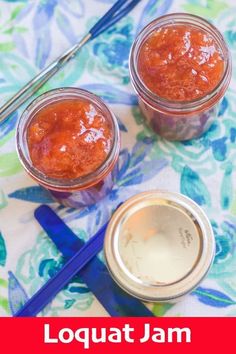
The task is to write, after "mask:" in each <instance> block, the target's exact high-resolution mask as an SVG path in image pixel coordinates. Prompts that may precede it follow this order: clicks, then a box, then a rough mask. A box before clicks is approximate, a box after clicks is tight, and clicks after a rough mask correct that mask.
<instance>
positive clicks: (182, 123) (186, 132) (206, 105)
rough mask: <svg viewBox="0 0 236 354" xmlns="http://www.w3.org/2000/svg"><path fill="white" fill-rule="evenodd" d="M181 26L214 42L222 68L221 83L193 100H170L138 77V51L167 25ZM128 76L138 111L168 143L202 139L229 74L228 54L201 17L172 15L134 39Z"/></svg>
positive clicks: (158, 21) (225, 88)
mask: <svg viewBox="0 0 236 354" xmlns="http://www.w3.org/2000/svg"><path fill="white" fill-rule="evenodd" d="M173 25H176V26H177V25H184V26H189V27H191V28H195V29H199V30H202V31H204V32H205V33H207V34H209V35H210V36H211V38H213V39H214V41H215V43H216V44H217V47H218V48H219V50H220V51H221V55H222V57H223V62H224V67H223V74H222V76H221V79H220V81H219V82H218V84H217V85H216V86H215V87H214V89H213V90H212V91H211V92H208V93H207V94H205V95H203V96H201V97H199V98H195V99H193V100H185V101H180V100H170V99H166V98H163V97H160V95H158V94H156V93H154V92H152V91H151V90H150V89H149V88H148V87H147V86H146V85H145V83H144V81H143V80H142V78H141V77H140V72H139V66H138V61H139V58H140V49H141V48H142V46H143V45H144V43H145V41H146V40H147V39H148V38H150V35H152V34H153V33H154V32H155V31H157V30H159V29H161V28H163V27H165V28H168V26H173ZM129 68H130V77H131V82H132V85H133V87H134V90H135V91H136V93H137V95H138V100H139V105H140V109H141V111H142V113H143V115H144V116H145V117H146V119H147V121H148V122H149V124H150V125H151V127H152V128H153V130H154V131H155V132H156V133H157V134H159V135H161V136H162V137H164V138H166V139H168V140H189V139H192V138H197V137H199V136H201V135H202V134H203V133H204V132H205V131H206V130H207V129H208V128H209V127H210V125H211V123H212V122H213V120H214V119H215V118H216V116H217V113H218V109H219V104H220V102H221V99H222V97H223V96H224V94H225V92H226V90H227V88H228V86H229V83H230V79H231V75H232V64H231V56H230V52H229V50H228V48H227V45H226V43H225V40H224V38H223V36H222V35H221V33H220V32H219V31H218V29H217V28H216V27H215V26H213V25H212V24H211V23H209V22H208V21H206V20H204V19H203V18H201V17H198V16H195V15H190V14H186V13H172V14H169V15H165V16H162V17H159V18H157V19H155V20H154V21H152V22H151V23H149V24H148V25H147V26H146V27H145V28H144V29H143V30H142V31H141V32H140V33H139V35H138V36H137V38H136V39H135V41H134V43H133V45H132V48H131V52H130V65H129ZM169 85H171V82H170V83H169Z"/></svg>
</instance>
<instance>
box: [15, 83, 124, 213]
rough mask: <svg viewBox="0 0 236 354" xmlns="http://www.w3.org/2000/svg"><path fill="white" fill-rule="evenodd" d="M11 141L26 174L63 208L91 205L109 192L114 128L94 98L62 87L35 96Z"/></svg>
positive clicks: (115, 137)
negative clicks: (13, 141)
mask: <svg viewBox="0 0 236 354" xmlns="http://www.w3.org/2000/svg"><path fill="white" fill-rule="evenodd" d="M16 141H17V151H18V156H19V158H20V161H21V163H22V164H23V166H24V168H25V170H26V171H27V172H28V173H29V175H30V176H31V177H32V178H33V179H34V180H36V181H37V182H38V183H39V184H40V185H42V186H43V187H45V188H46V189H48V190H49V192H50V193H51V195H52V196H53V197H54V199H56V200H57V201H58V202H60V203H62V204H64V205H65V206H69V207H75V208H76V207H81V206H86V205H90V204H94V203H96V202H97V201H98V200H100V199H102V198H103V197H105V196H106V195H107V194H108V193H109V192H110V191H111V189H112V187H113V184H114V180H115V178H116V171H117V161H118V156H119V149H120V134H119V126H118V122H117V120H116V117H115V116H114V114H113V113H112V112H111V111H110V110H109V108H108V107H107V106H106V105H105V104H104V102H103V101H102V100H101V99H100V98H99V97H97V96H96V95H94V94H92V93H90V92H88V91H85V90H82V89H78V88H62V89H56V90H52V91H49V92H47V93H45V94H43V95H41V96H39V97H38V98H37V99H36V100H34V101H33V102H32V103H31V104H30V105H29V106H28V107H27V108H26V110H25V111H24V112H23V114H22V116H21V118H20V120H19V123H18V127H17V135H16Z"/></svg>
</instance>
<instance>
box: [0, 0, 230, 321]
mask: <svg viewBox="0 0 236 354" xmlns="http://www.w3.org/2000/svg"><path fill="white" fill-rule="evenodd" d="M112 3H114V1H113V0H28V1H27V0H19V1H17V0H8V1H7V0H5V1H1V0H0V103H1V104H3V103H4V102H5V101H6V100H7V98H9V97H11V96H12V95H13V94H14V93H15V92H16V91H17V90H18V89H19V88H21V87H22V86H23V85H24V84H25V83H26V82H27V81H28V80H29V79H31V78H32V77H33V76H34V75H35V74H36V73H38V72H39V71H40V70H41V69H42V68H43V67H45V65H47V64H49V63H50V61H52V60H53V59H55V58H56V57H57V56H58V55H59V54H61V53H62V52H63V51H65V49H67V48H68V47H70V46H71V45H72V44H74V43H75V42H76V41H77V39H78V38H80V37H81V36H82V35H83V34H85V32H86V29H88V28H89V27H90V26H91V24H93V23H94V22H95V21H96V19H97V18H98V16H101V15H102V14H103V13H104V12H105V11H106V10H107V9H108V8H109V7H110V6H111V4H112ZM176 11H178V12H190V13H194V14H197V15H200V16H203V17H205V18H207V19H208V20H210V21H212V22H213V23H214V24H215V25H216V26H217V27H218V28H219V29H220V30H221V31H222V33H223V34H224V36H225V38H226V40H227V42H228V44H229V47H230V49H231V52H232V56H233V59H235V56H236V4H235V3H234V1H233V0H232V1H229V0H228V1H223V0H205V1H195V0H192V1H190V0H189V1H187V0H178V1H172V0H143V1H141V2H140V4H139V5H138V6H137V7H136V8H135V10H133V11H132V13H131V14H130V15H129V16H128V17H126V18H124V19H123V20H122V21H120V22H119V23H118V24H117V25H116V26H114V27H112V28H111V29H110V30H108V31H107V32H106V33H104V34H103V35H101V36H99V37H98V38H97V39H96V40H94V41H93V42H91V43H89V44H88V45H86V47H85V48H83V50H82V51H81V52H80V54H79V55H78V56H77V58H75V59H74V60H73V61H72V62H70V63H69V64H68V65H67V66H66V67H65V68H64V69H63V70H62V71H60V73H58V74H57V75H56V76H55V77H54V78H53V79H51V80H50V82H48V83H47V84H46V85H45V86H44V87H43V89H41V90H40V92H39V93H42V92H44V91H46V90H49V89H52V88H56V87H61V86H76V87H82V88H86V89H88V90H91V91H93V92H94V93H96V94H98V95H100V96H101V97H102V98H103V99H104V100H105V101H106V102H107V103H108V105H109V106H110V107H111V109H112V110H113V111H114V113H115V114H116V115H117V117H118V118H119V124H120V130H121V132H122V150H121V154H120V163H119V176H118V179H117V183H116V185H115V187H114V189H113V191H112V193H111V194H110V195H109V196H108V197H107V198H106V199H105V200H103V201H102V202H100V203H99V204H97V205H94V206H92V207H88V208H85V209H82V210H73V209H66V208H63V207H62V206H59V205H57V204H55V203H53V201H52V200H51V199H50V198H49V196H48V195H47V194H45V192H44V191H43V189H42V188H40V187H39V186H38V185H36V184H35V183H34V182H33V181H32V179H30V178H29V177H28V176H27V175H26V173H25V172H24V171H23V169H22V167H21V165H20V163H19V161H18V158H17V154H16V150H15V141H14V134H15V126H16V122H17V119H18V117H19V115H20V114H21V112H22V110H23V108H24V107H22V108H21V109H19V110H18V111H17V112H16V113H15V114H13V115H12V116H11V117H10V119H9V120H8V121H7V122H6V123H5V124H4V125H2V126H1V128H0V231H1V233H0V316H10V315H11V314H12V313H14V312H15V311H16V310H17V309H18V308H19V307H20V306H21V305H22V304H23V303H24V302H25V301H26V300H27V298H28V297H30V296H32V295H33V294H34V293H35V291H36V290H37V289H38V288H39V287H40V286H42V284H44V283H45V282H46V281H47V280H48V279H49V278H50V277H51V276H52V275H53V274H55V272H57V270H58V269H59V268H60V267H61V264H62V258H61V256H60V254H59V252H58V251H57V249H56V248H55V246H53V244H52V243H51V242H50V240H49V239H48V238H47V236H46V235H45V233H44V232H42V230H41V228H40V226H39V225H38V223H37V222H36V220H35V219H34V217H33V211H34V209H35V208H36V207H37V206H38V205H39V204H41V203H49V204H50V205H51V207H52V208H53V209H55V210H56V212H57V213H58V214H59V215H60V216H61V217H62V218H63V219H64V220H65V222H66V223H67V224H68V225H69V226H70V227H71V228H72V229H73V230H74V231H75V232H76V234H77V235H78V236H79V237H82V238H83V239H87V238H88V237H90V236H91V235H92V234H94V232H95V231H96V230H97V229H98V228H99V227H100V226H101V225H102V224H103V223H104V222H105V221H106V220H108V218H109V216H110V213H111V209H112V208H114V206H116V205H117V204H118V203H119V202H120V201H121V200H125V199H127V198H128V197H130V196H131V195H134V194H136V193H137V192H140V191H144V190H147V189H150V188H160V189H168V190H171V191H175V192H182V193H184V194H185V195H187V196H189V197H190V198H192V199H194V200H195V201H196V202H197V203H198V204H199V205H201V207H202V208H203V209H204V210H205V212H206V213H207V215H208V216H209V218H210V220H211V222H212V225H213V228H214V232H215V238H216V245H217V251H216V257H215V261H214V264H213V266H212V268H211V271H210V273H209V275H208V277H207V279H205V280H204V281H203V283H202V284H201V285H200V286H199V287H198V288H197V289H196V290H195V291H194V292H193V293H192V294H190V295H189V296H187V297H186V298H185V299H184V300H183V301H181V302H179V303H177V304H175V305H173V304H155V305H153V304H150V307H151V308H152V309H153V312H154V314H155V315H157V316H235V315H236V178H235V177H236V173H235V171H236V71H235V65H236V64H235V60H233V78H232V81H231V85H230V88H229V90H228V92H227V95H226V97H225V98H224V100H223V101H222V104H221V107H220V111H219V115H218V118H217V120H216V121H215V122H214V124H213V125H212V126H211V128H210V130H209V131H208V132H207V133H206V134H205V135H204V136H202V137H201V138H200V139H197V140H193V141H188V142H185V143H172V142H168V141H165V140H163V139H161V138H160V137H158V136H156V135H155V134H153V132H152V131H151V130H150V129H149V128H148V126H147V125H146V124H145V121H144V119H143V116H142V115H141V113H140V111H139V108H138V105H137V98H136V96H135V94H134V92H133V90H132V88H131V85H130V80H129V71H128V56H129V50H130V46H131V43H132V41H133V39H134V38H135V36H136V34H137V33H138V32H139V31H140V30H141V29H142V27H143V26H144V25H145V24H146V23H148V22H149V21H151V20H152V19H154V18H155V17H157V16H160V15H163V14H165V13H168V12H176ZM42 315H43V316H101V315H105V316H106V315H107V314H106V312H105V310H104V309H103V307H102V306H101V305H100V304H99V303H98V301H97V300H96V298H95V297H94V296H93V294H92V293H91V292H90V291H89V289H88V288H87V287H86V285H85V284H83V283H82V282H81V281H80V280H79V278H78V277H77V278H76V279H75V280H74V281H73V282H72V283H70V284H69V285H68V286H67V287H66V288H64V289H63V291H61V292H60V293H59V295H58V296H57V297H56V298H55V300H54V301H53V302H52V304H50V305H48V307H47V308H46V309H45V310H44V311H43V313H42Z"/></svg>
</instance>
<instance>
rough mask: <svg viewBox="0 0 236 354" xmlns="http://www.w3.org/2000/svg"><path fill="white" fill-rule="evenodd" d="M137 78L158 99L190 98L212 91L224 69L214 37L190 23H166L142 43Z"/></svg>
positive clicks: (189, 99)
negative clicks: (166, 24)
mask: <svg viewBox="0 0 236 354" xmlns="http://www.w3.org/2000/svg"><path fill="white" fill-rule="evenodd" d="M138 72H139V75H140V78H141V79H142V81H143V82H144V84H145V85H146V86H147V88H148V89H149V90H151V91H152V92H153V93H155V94H157V95H158V96H160V97H161V98H165V99H168V100H175V101H191V100H193V99H197V98H200V97H203V96H204V95H206V94H207V93H209V92H211V91H212V90H213V89H214V88H215V87H216V86H217V84H218V83H219V81H220V80H221V78H222V76H223V72H224V59H223V55H222V53H221V50H220V48H219V47H218V45H217V43H216V40H215V39H214V38H213V37H212V36H211V35H210V34H209V33H208V32H206V31H204V30H202V29H199V28H195V27H193V26H191V25H181V24H179V25H169V26H165V27H161V28H160V29H158V30H155V31H153V32H152V33H151V34H150V35H149V37H148V38H147V39H146V40H145V41H144V43H143V44H142V45H141V48H140V52H139V57H138Z"/></svg>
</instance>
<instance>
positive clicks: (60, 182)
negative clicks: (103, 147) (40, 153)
mask: <svg viewBox="0 0 236 354" xmlns="http://www.w3.org/2000/svg"><path fill="white" fill-rule="evenodd" d="M78 98H81V99H85V100H89V101H91V102H92V103H93V104H95V106H97V107H98V108H99V109H100V110H101V111H102V112H103V113H104V115H105V116H106V117H109V118H108V119H109V120H110V122H111V129H112V145H111V148H110V151H109V153H108V155H107V157H106V159H105V160H104V161H103V162H102V164H101V165H100V166H98V168H97V169H96V170H95V171H93V172H90V173H88V174H86V175H84V176H81V177H78V178H71V179H62V178H54V177H48V176H47V175H46V174H44V173H43V172H41V171H40V170H38V169H37V168H36V167H34V166H33V164H32V161H31V159H30V156H29V152H28V144H27V137H26V134H27V127H28V125H29V123H30V121H31V120H32V119H33V117H34V116H35V114H36V112H38V111H40V109H42V108H44V107H46V106H47V105H49V104H50V103H54V102H58V101H61V100H67V99H68V100H69V99H78ZM119 146H120V134H119V125H118V122H117V119H116V117H115V115H114V114H113V113H112V111H111V110H110V109H109V108H108V107H107V105H106V104H105V103H104V102H103V100H102V99H101V98H100V97H98V96H97V95H95V94H93V93H91V92H89V91H87V90H84V89H81V88H76V87H63V88H56V89H52V90H50V91H47V92H45V93H43V94H41V95H40V96H38V97H37V98H36V99H35V100H33V101H32V102H31V103H30V104H29V105H28V106H27V107H26V109H25V110H24V112H23V113H22V115H21V117H20V119H19V121H18V125H17V129H16V150H17V154H18V157H19V160H20V162H21V163H22V165H23V167H24V168H25V170H26V171H27V172H28V174H29V175H30V176H31V177H32V178H33V179H35V180H36V181H37V182H38V183H39V184H41V185H43V186H44V187H46V188H49V189H52V190H59V191H71V190H81V189H84V188H87V187H90V186H93V185H95V184H96V183H98V182H99V181H101V180H102V179H103V178H104V177H105V176H106V175H107V174H108V173H109V172H110V171H111V170H112V168H113V166H114V164H115V163H116V161H117V159H118V155H119Z"/></svg>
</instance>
